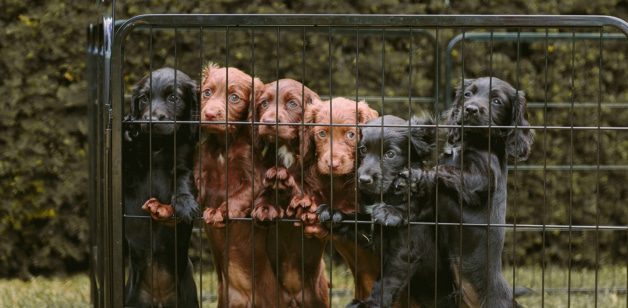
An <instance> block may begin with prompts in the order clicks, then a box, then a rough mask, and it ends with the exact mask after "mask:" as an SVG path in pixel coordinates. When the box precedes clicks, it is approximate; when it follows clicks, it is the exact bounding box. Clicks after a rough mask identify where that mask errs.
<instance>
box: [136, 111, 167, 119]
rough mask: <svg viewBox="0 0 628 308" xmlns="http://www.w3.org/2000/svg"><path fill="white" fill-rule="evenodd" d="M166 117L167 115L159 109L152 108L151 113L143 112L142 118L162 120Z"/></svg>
mask: <svg viewBox="0 0 628 308" xmlns="http://www.w3.org/2000/svg"><path fill="white" fill-rule="evenodd" d="M166 119H167V115H166V114H165V113H164V112H162V111H159V110H153V112H152V113H145V114H144V116H143V117H142V120H145V121H149V120H150V121H164V120H166Z"/></svg>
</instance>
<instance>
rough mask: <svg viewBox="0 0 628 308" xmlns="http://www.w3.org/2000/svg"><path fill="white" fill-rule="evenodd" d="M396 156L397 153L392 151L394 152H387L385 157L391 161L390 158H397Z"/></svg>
mask: <svg viewBox="0 0 628 308" xmlns="http://www.w3.org/2000/svg"><path fill="white" fill-rule="evenodd" d="M396 155H397V154H395V152H394V151H392V150H389V151H388V152H386V153H385V154H384V156H385V157H386V158H388V159H390V158H395V156H396Z"/></svg>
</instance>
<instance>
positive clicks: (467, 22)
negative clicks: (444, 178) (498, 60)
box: [120, 14, 628, 37]
mask: <svg viewBox="0 0 628 308" xmlns="http://www.w3.org/2000/svg"><path fill="white" fill-rule="evenodd" d="M142 24H152V25H155V26H174V25H176V26H179V27H198V26H212V25H215V26H229V27H243V26H291V27H292V26H301V27H327V26H352V27H364V28H373V27H375V28H379V27H383V28H390V27H417V26H420V27H423V28H435V27H500V28H504V27H538V26H540V25H543V26H546V27H604V26H609V27H614V28H617V29H618V30H620V31H622V32H623V33H624V34H626V35H628V23H626V22H625V21H623V20H622V19H620V18H617V17H613V16H601V15H382V14H374V15H357V14H346V15H345V14H325V15H323V14H297V15H284V14H241V15H228V14H186V15H183V14H171V15H164V14H150V15H140V16H136V17H133V18H131V19H129V20H128V21H127V22H126V23H125V25H124V26H123V27H122V28H121V29H120V35H121V36H123V37H124V36H126V32H128V31H130V30H131V29H132V28H134V27H136V26H138V25H142Z"/></svg>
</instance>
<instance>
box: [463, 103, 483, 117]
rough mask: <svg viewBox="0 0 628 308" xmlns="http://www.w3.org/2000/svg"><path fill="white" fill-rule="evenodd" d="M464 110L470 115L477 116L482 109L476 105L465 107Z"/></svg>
mask: <svg viewBox="0 0 628 308" xmlns="http://www.w3.org/2000/svg"><path fill="white" fill-rule="evenodd" d="M464 110H465V112H466V113H467V114H468V115H475V114H477V113H478V112H479V111H480V108H478V106H475V105H467V106H465V107H464Z"/></svg>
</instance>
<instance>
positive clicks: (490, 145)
mask: <svg viewBox="0 0 628 308" xmlns="http://www.w3.org/2000/svg"><path fill="white" fill-rule="evenodd" d="M490 30H491V32H490V36H489V53H488V76H489V79H488V114H489V119H492V117H493V104H492V103H491V99H492V96H493V43H494V42H493V33H494V29H493V28H491V29H490ZM492 124H493V123H492V121H491V120H489V121H488V128H487V130H488V161H487V164H488V168H487V171H488V174H487V180H488V187H489V188H488V197H487V203H488V204H487V211H486V260H488V263H490V262H496V261H497V260H491V244H490V243H491V212H492V211H493V195H494V193H493V191H492V190H493V189H494V188H495V185H497V183H496V181H494V179H495V173H494V172H493V169H492V168H491V165H492V164H491V163H492V161H493V159H492V157H493V138H492V137H493V135H492V130H493V126H492ZM491 183H492V184H491ZM460 213H462V212H460ZM498 223H499V222H498ZM502 245H503V243H502ZM498 270H500V271H501V268H500V269H498ZM486 281H487V282H490V281H491V274H490V267H489V266H487V267H486ZM491 291H492V290H491V288H486V294H485V296H486V299H489V298H490V296H491Z"/></svg>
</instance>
